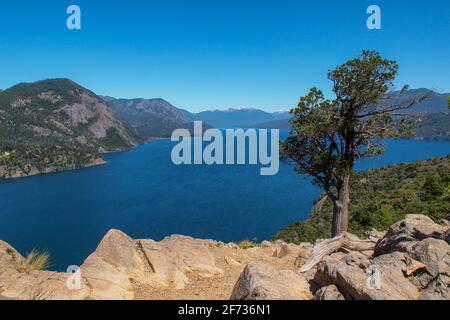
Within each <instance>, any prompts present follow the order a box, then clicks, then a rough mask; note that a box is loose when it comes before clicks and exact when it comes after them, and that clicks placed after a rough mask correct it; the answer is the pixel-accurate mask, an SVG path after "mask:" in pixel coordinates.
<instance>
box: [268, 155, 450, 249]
mask: <svg viewBox="0 0 450 320" xmlns="http://www.w3.org/2000/svg"><path fill="white" fill-rule="evenodd" d="M351 199H352V201H351V204H350V228H349V232H351V233H355V234H357V235H360V236H361V235H363V234H364V233H365V232H366V231H369V230H371V229H373V228H375V229H377V230H386V229H387V228H388V227H389V226H390V225H392V224H393V223H395V222H397V221H400V220H402V219H404V217H405V216H406V215H407V214H423V215H427V216H429V217H431V218H432V219H434V220H435V221H439V220H440V219H442V218H445V217H446V216H448V215H450V155H449V156H447V157H445V158H436V159H433V160H428V161H420V162H416V163H412V164H399V165H393V166H390V167H387V168H383V169H375V170H369V171H366V172H361V173H357V174H355V175H353V176H352V179H351ZM331 219H332V207H331V203H330V202H329V201H328V200H327V198H326V197H322V198H321V199H320V200H319V201H318V202H317V203H316V206H315V208H314V210H313V212H312V213H311V216H310V218H309V219H308V220H307V221H304V222H296V223H294V224H293V225H291V226H289V227H287V228H286V229H285V230H283V231H281V232H280V233H278V234H277V235H276V236H275V237H274V240H276V239H282V240H285V241H287V242H291V243H300V242H314V241H315V240H317V239H324V238H328V237H329V236H330V232H331Z"/></svg>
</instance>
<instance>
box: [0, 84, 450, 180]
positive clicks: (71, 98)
mask: <svg viewBox="0 0 450 320" xmlns="http://www.w3.org/2000/svg"><path fill="white" fill-rule="evenodd" d="M425 92H426V89H417V90H410V91H408V92H406V93H405V94H404V95H403V96H402V97H400V98H397V99H398V100H396V101H397V102H398V101H402V99H411V98H413V97H414V96H416V95H419V94H423V93H425ZM448 97H449V94H438V93H435V94H434V95H433V96H432V97H431V99H429V100H427V101H425V102H423V103H421V104H419V105H417V106H415V107H414V108H412V109H411V110H410V111H409V112H411V113H412V114H414V115H416V116H417V118H418V120H419V126H418V128H417V133H418V136H419V138H423V139H450V132H449V128H450V115H449V114H448V106H447V99H448ZM289 119H290V114H289V113H288V112H273V113H271V112H265V111H263V110H259V109H250V108H241V109H228V110H224V111H219V110H214V111H204V112H200V113H191V112H189V111H186V110H183V109H180V108H177V107H175V106H173V105H172V104H170V103H169V102H167V101H165V100H163V99H116V98H112V97H100V96H97V95H96V94H95V93H93V92H91V91H89V90H88V89H86V88H83V87H81V86H80V85H78V84H76V83H75V82H73V81H71V80H68V79H53V80H44V81H38V82H35V83H22V84H18V85H16V86H14V87H12V88H9V89H7V90H4V91H1V90H0V179H2V178H14V177H21V176H28V175H33V174H38V173H41V172H54V171H61V170H67V169H76V168H83V167H87V166H91V165H96V164H100V163H103V160H102V158H101V153H104V152H110V151H121V150H126V149H130V148H133V147H134V146H136V145H138V144H139V143H142V142H144V141H146V140H148V139H151V138H156V137H163V138H165V137H170V136H171V134H172V132H173V131H174V130H175V129H178V128H187V129H189V130H191V131H192V128H193V122H194V121H197V120H201V121H203V122H204V126H203V127H204V129H208V128H210V127H217V128H231V127H244V128H246V127H247V128H248V127H255V128H280V129H288V128H289V127H290V126H289Z"/></svg>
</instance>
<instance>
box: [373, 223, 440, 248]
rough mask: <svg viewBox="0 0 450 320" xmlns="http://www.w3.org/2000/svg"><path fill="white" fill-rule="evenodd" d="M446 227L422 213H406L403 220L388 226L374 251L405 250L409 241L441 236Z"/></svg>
mask: <svg viewBox="0 0 450 320" xmlns="http://www.w3.org/2000/svg"><path fill="white" fill-rule="evenodd" d="M446 231H447V230H446V228H445V227H444V226H441V225H439V224H437V223H435V222H434V221H433V220H431V219H430V218H428V217H427V216H423V215H408V216H406V219H405V220H402V221H400V222H397V223H396V224H394V225H393V226H391V227H390V228H389V230H388V231H387V233H386V235H385V236H384V238H383V239H381V240H380V241H379V242H378V244H377V246H376V248H375V252H376V254H377V255H381V254H385V253H390V252H393V251H405V247H406V246H407V245H408V243H409V242H417V241H422V240H424V239H426V238H443V237H444V234H445V232H446Z"/></svg>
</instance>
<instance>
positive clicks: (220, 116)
mask: <svg viewBox="0 0 450 320" xmlns="http://www.w3.org/2000/svg"><path fill="white" fill-rule="evenodd" d="M191 116H192V118H193V119H194V120H202V121H204V122H207V123H209V124H211V125H212V126H214V127H217V128H234V127H251V126H255V125H257V124H259V123H265V122H270V121H279V120H287V119H289V118H290V114H289V113H288V112H287V111H286V112H273V113H270V112H265V111H263V110H259V109H251V108H241V109H228V110H224V111H221V110H214V111H204V112H200V113H196V114H192V115H191Z"/></svg>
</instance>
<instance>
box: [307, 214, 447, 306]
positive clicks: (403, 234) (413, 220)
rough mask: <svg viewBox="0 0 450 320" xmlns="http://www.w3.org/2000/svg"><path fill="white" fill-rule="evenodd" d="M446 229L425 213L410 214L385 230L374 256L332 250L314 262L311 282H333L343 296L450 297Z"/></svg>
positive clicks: (388, 298) (436, 298)
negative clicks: (424, 214) (329, 254)
mask: <svg viewBox="0 0 450 320" xmlns="http://www.w3.org/2000/svg"><path fill="white" fill-rule="evenodd" d="M447 233H448V227H445V226H443V225H439V224H437V223H435V222H433V221H432V220H431V219H430V218H428V217H426V216H420V215H409V216H407V217H406V219H405V220H403V221H400V222H398V223H396V224H394V225H393V226H392V227H391V228H390V229H389V230H388V232H387V233H386V234H385V235H384V236H383V238H382V239H381V240H380V241H379V242H378V243H377V245H376V249H375V253H374V256H372V257H371V256H367V255H364V254H362V253H360V252H350V253H348V254H343V253H336V254H332V255H331V256H329V257H327V258H325V259H324V260H323V261H321V262H320V263H319V265H318V266H317V271H316V272H315V275H314V279H313V282H315V283H316V284H317V285H318V286H319V287H327V286H336V288H337V289H338V290H339V292H341V293H342V294H343V295H344V296H345V298H346V299H356V300H417V299H426V300H428V299H432V300H441V299H442V300H449V299H450V296H449V291H450V290H449V287H450V281H449V275H450V245H449V244H448V242H447V241H445V240H443V239H445V238H446V234H447ZM320 294H321V293H319V294H317V293H316V296H317V295H319V296H320Z"/></svg>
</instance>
